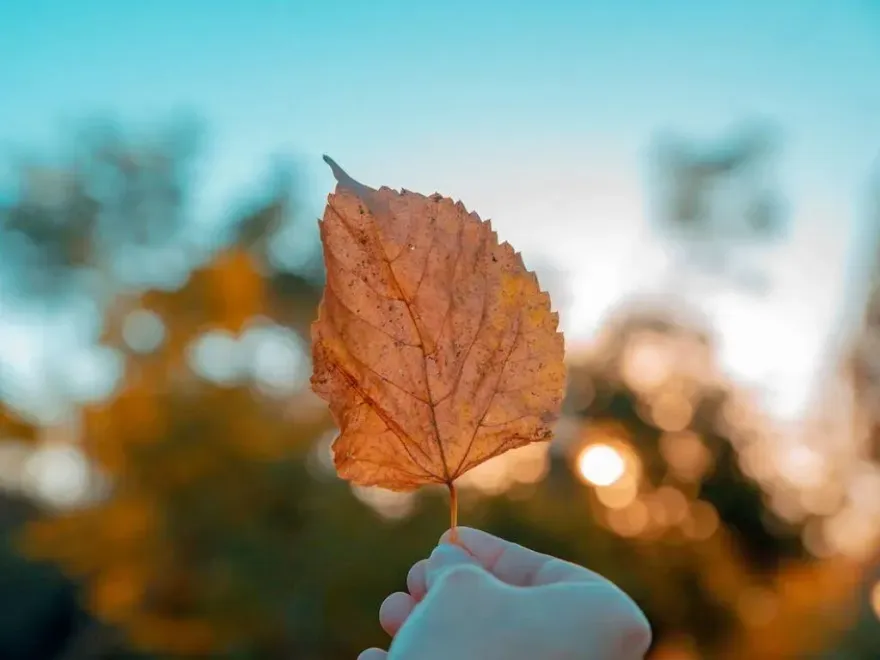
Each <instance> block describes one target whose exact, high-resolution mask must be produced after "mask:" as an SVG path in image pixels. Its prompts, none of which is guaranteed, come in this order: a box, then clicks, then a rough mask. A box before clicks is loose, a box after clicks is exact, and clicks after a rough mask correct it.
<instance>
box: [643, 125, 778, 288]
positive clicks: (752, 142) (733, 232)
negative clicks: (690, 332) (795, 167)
mask: <svg viewBox="0 0 880 660" xmlns="http://www.w3.org/2000/svg"><path fill="white" fill-rule="evenodd" d="M776 147H777V139H776V136H775V131H774V130H772V129H771V128H770V127H769V126H768V125H764V124H758V123H752V124H749V125H746V126H744V127H743V128H741V129H740V130H739V131H736V132H735V133H733V134H732V135H731V136H729V137H728V138H726V139H725V140H724V141H723V142H721V143H719V144H714V145H709V146H708V147H702V146H693V145H692V144H689V143H688V142H687V141H686V140H684V139H682V138H679V137H665V138H663V139H660V140H658V141H657V144H656V146H655V148H654V153H653V176H652V181H651V183H652V185H653V187H654V189H655V195H656V197H657V205H656V206H657V208H658V209H659V214H658V217H657V221H658V223H657V225H658V228H659V230H660V233H661V235H662V236H663V237H664V238H666V239H669V240H671V241H672V244H673V246H674V248H675V251H676V252H680V257H681V261H679V262H677V263H675V264H674V268H675V269H676V272H674V273H673V275H674V276H676V277H675V288H682V286H683V283H687V282H688V280H690V279H695V277H696V276H700V277H701V278H705V277H706V276H709V277H713V278H714V277H719V276H720V277H721V278H722V279H723V280H725V281H726V282H728V283H733V284H735V285H736V286H737V287H740V288H744V289H746V290H751V291H755V292H760V291H763V290H764V289H766V286H767V283H766V274H765V273H764V271H763V269H762V268H761V267H760V266H759V265H756V264H755V263H751V256H750V255H751V253H752V252H754V248H755V247H757V246H760V245H764V244H767V243H769V242H770V241H771V240H772V239H774V238H776V237H778V236H779V235H780V234H781V233H782V231H783V229H784V226H785V222H784V217H783V214H782V208H781V200H780V199H779V195H778V193H777V192H776V191H775V185H776V184H775V182H774V180H773V177H774V174H775V173H774V171H773V165H774V163H773V156H774V155H775V153H776V151H777V149H776ZM747 257H748V258H747Z"/></svg>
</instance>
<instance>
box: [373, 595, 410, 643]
mask: <svg viewBox="0 0 880 660" xmlns="http://www.w3.org/2000/svg"><path fill="white" fill-rule="evenodd" d="M415 606H416V601H415V600H414V599H413V597H412V596H410V595H409V594H405V593H403V592H402V591H398V592H396V593H393V594H391V595H390V596H388V598H386V599H385V601H384V602H383V603H382V605H381V607H379V623H380V624H381V626H382V629H383V630H384V631H385V632H387V633H388V634H389V635H391V636H392V637H394V636H395V635H396V634H397V631H398V630H400V627H401V626H402V625H403V622H404V621H406V618H407V617H408V616H409V615H410V613H411V612H412V611H413V608H414V607H415Z"/></svg>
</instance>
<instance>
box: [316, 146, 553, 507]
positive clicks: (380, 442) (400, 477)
mask: <svg viewBox="0 0 880 660" xmlns="http://www.w3.org/2000/svg"><path fill="white" fill-rule="evenodd" d="M325 160H326V161H327V163H328V164H329V165H330V166H331V167H332V168H333V173H334V175H335V176H336V180H337V187H336V191H335V192H334V193H333V194H331V195H330V196H329V198H328V201H327V207H326V209H325V212H324V218H323V220H322V221H321V222H320V228H321V241H322V244H323V248H324V259H325V265H326V269H327V281H326V287H325V290H324V297H323V299H322V301H321V304H320V307H319V310H318V319H317V320H316V321H315V322H314V324H313V325H312V350H313V359H314V373H313V375H312V387H313V388H314V390H315V392H317V393H318V394H319V395H320V396H321V397H322V398H324V399H325V400H326V401H328V403H329V404H330V409H331V411H332V413H333V416H334V418H335V420H336V423H337V425H338V426H339V429H340V435H339V437H338V438H337V439H336V441H335V442H334V444H333V457H334V462H335V465H336V469H337V471H338V473H339V475H340V476H341V477H342V478H344V479H347V480H349V481H352V482H354V483H356V484H358V485H361V486H380V487H382V488H387V489H390V490H396V491H408V490H412V489H415V488H417V487H418V486H420V485H423V484H431V483H434V484H447V485H449V486H450V490H452V488H451V486H452V483H453V482H454V480H455V479H456V478H457V477H459V476H461V475H462V474H464V473H465V472H467V471H468V470H470V469H471V468H473V467H475V466H477V465H479V464H480V463H483V462H484V461H487V460H489V459H490V458H492V457H493V456H497V455H499V454H501V453H503V452H505V451H507V450H509V449H513V448H515V447H520V446H523V445H526V444H529V443H532V442H538V441H542V440H549V438H550V433H551V432H550V425H551V424H552V423H553V421H554V420H555V419H556V417H557V415H558V413H559V409H560V406H561V402H562V396H563V390H564V386H565V369H564V366H563V353H564V345H563V337H562V334H561V333H559V332H557V326H558V316H557V314H556V313H553V312H551V311H550V297H549V296H548V295H547V294H546V293H544V292H542V291H541V290H540V288H539V286H538V280H537V278H536V277H535V275H534V273H531V272H529V271H527V270H526V268H525V266H524V265H523V262H522V258H521V256H520V255H519V253H516V252H514V250H513V248H512V247H511V246H510V245H509V244H508V243H502V244H500V245H499V244H498V237H497V235H496V233H495V232H494V231H492V228H491V225H490V223H489V222H483V221H481V220H480V218H479V217H478V216H477V215H476V214H475V213H468V212H467V211H466V210H465V208H464V206H463V205H462V204H461V203H460V202H457V203H454V202H453V201H452V200H450V199H448V198H443V197H441V196H440V195H438V194H435V195H432V196H430V197H425V196H423V195H419V194H416V193H412V192H409V191H406V190H404V191H402V192H399V193H398V192H397V191H394V190H391V189H389V188H384V187H383V188H381V189H379V190H374V189H372V188H368V187H367V186H364V185H362V184H360V183H358V182H356V181H354V180H353V179H352V178H351V177H349V176H348V175H347V174H346V173H345V172H343V171H342V170H341V169H340V168H339V166H338V165H336V163H334V162H333V161H332V160H330V159H329V158H327V157H325ZM453 494H454V491H453Z"/></svg>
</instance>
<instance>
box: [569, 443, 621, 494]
mask: <svg viewBox="0 0 880 660" xmlns="http://www.w3.org/2000/svg"><path fill="white" fill-rule="evenodd" d="M577 467H578V472H579V473H580V474H581V476H582V477H583V478H584V479H585V480H586V481H589V482H590V483H591V484H593V485H595V486H610V485H611V484H613V483H614V482H616V481H618V480H619V479H620V478H621V477H622V476H623V474H624V472H626V462H625V461H624V460H623V456H621V455H620V452H619V451H617V450H616V449H615V448H614V447H611V446H609V445H605V444H595V445H590V446H589V447H586V448H585V449H584V450H583V451H582V452H581V454H580V456H578V459H577Z"/></svg>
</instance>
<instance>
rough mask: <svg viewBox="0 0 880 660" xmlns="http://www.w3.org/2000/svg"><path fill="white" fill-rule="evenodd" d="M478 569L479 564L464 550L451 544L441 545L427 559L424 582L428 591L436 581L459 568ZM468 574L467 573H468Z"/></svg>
mask: <svg viewBox="0 0 880 660" xmlns="http://www.w3.org/2000/svg"><path fill="white" fill-rule="evenodd" d="M465 566H468V567H474V568H480V569H482V567H481V566H480V563H479V562H478V561H477V560H476V558H475V557H474V556H473V555H471V554H470V553H468V552H467V551H466V550H465V549H464V548H462V547H461V546H458V545H453V544H451V543H441V544H440V545H438V546H437V547H436V548H434V551H433V552H432V553H431V556H430V557H428V565H427V567H426V571H425V582H426V584H427V587H428V591H429V592H430V591H431V588H432V587H433V586H434V585H435V584H437V581H438V580H439V579H440V578H441V577H442V576H443V575H445V574H447V573H448V572H450V571H452V570H454V569H456V568H460V567H465ZM468 572H469V571H468Z"/></svg>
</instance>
